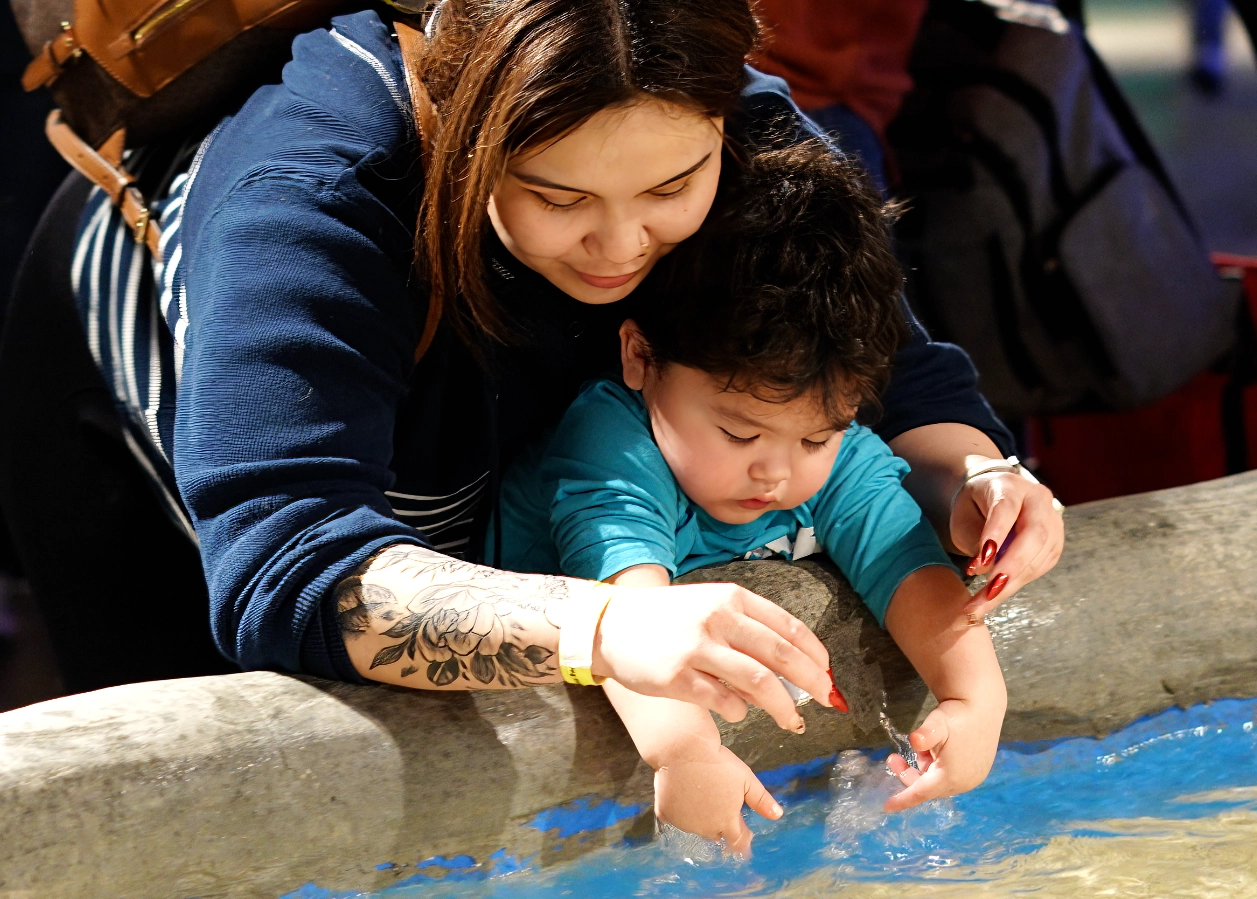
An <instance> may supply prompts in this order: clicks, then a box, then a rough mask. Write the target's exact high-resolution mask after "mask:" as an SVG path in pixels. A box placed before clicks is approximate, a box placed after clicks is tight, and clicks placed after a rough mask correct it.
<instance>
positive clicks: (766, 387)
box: [500, 143, 1005, 852]
mask: <svg viewBox="0 0 1257 899" xmlns="http://www.w3.org/2000/svg"><path fill="white" fill-rule="evenodd" d="M664 264H665V266H666V267H665V269H664V270H663V271H661V272H660V273H659V275H660V286H659V288H658V289H657V291H656V293H655V294H654V296H653V297H651V298H650V299H649V300H647V301H646V302H644V303H642V304H641V305H640V307H639V308H638V309H636V310H635V311H634V318H633V319H632V320H629V321H626V322H625V323H624V324H623V326H622V328H621V330H620V336H621V355H622V363H623V379H622V380H618V379H610V378H608V379H605V380H600V381H597V382H591V383H590V384H587V385H586V386H585V388H584V389H583V390H582V392H581V394H580V396H579V397H578V398H577V399H576V401H575V402H574V403H573V404H572V407H571V408H570V409H569V410H568V412H567V413H566V415H565V416H564V418H563V420H562V421H561V423H560V424H559V426H558V428H557V430H556V431H555V433H554V435H553V436H552V438H551V439H550V441H549V443H548V446H547V447H546V449H545V451H544V453H542V454H540V458H536V457H534V458H531V459H522V460H521V461H520V462H519V463H518V464H516V465H515V466H514V467H513V468H512V470H511V471H510V472H509V473H508V475H507V477H506V479H505V482H504V485H503V490H502V503H501V541H502V547H501V556H500V558H501V562H502V565H503V567H505V568H510V569H514V570H518V571H535V572H548V573H563V574H568V575H574V576H577V577H584V578H591V579H596V580H603V581H610V582H613V583H616V584H622V585H627V586H661V585H667V584H669V583H671V580H672V578H674V577H675V576H677V575H679V574H684V573H685V572H687V571H690V570H692V569H694V568H698V567H700V566H702V565H707V564H711V563H717V562H728V561H730V560H733V559H762V558H767V557H770V556H779V557H783V558H786V559H800V558H803V557H804V556H807V555H809V554H811V553H814V552H825V553H827V554H828V555H829V557H830V558H831V559H833V561H834V562H835V563H836V564H837V565H838V567H839V568H840V569H841V570H842V571H843V573H844V574H845V575H846V576H847V578H848V579H849V580H850V581H851V583H852V585H853V586H854V587H855V589H856V590H857V592H859V594H860V595H861V597H863V599H864V601H865V603H866V604H867V606H868V607H869V609H870V610H871V611H872V612H873V614H874V615H875V616H876V617H877V620H878V621H879V622H882V623H884V624H885V626H886V627H887V629H888V630H889V631H890V633H891V635H892V636H893V637H894V638H895V640H896V642H897V643H898V644H899V646H900V647H901V648H902V649H903V651H904V653H905V654H906V655H907V656H908V658H909V660H910V661H911V662H912V663H913V664H914V665H915V666H916V668H917V670H918V671H919V672H920V673H921V675H922V677H923V678H924V679H925V681H926V683H927V684H928V685H929V686H930V688H931V689H932V690H933V692H934V694H935V696H936V697H937V698H938V700H939V706H938V709H937V710H935V711H934V712H933V713H931V715H930V716H929V717H928V718H927V719H926V721H925V722H924V724H923V726H922V727H921V728H920V729H918V730H917V731H916V732H914V733H913V735H912V738H911V739H912V743H913V747H914V749H916V751H917V752H918V755H919V758H920V759H921V760H922V761H923V762H924V764H922V769H923V771H924V772H925V773H924V774H923V775H920V779H919V781H918V782H916V783H914V782H913V781H916V779H917V777H918V775H917V773H916V772H915V771H912V770H909V769H908V768H907V765H906V764H904V763H903V762H902V760H899V759H896V761H894V762H893V763H892V764H893V765H894V766H895V767H896V770H897V771H899V772H900V774H901V778H902V779H903V780H904V782H905V783H908V784H910V786H909V788H908V789H907V790H905V791H903V792H902V793H900V794H899V795H898V796H896V797H895V798H894V799H893V800H891V803H889V804H888V808H889V809H892V810H893V809H901V808H906V807H908V806H910V805H915V804H916V803H918V802H921V801H923V800H925V799H928V798H933V797H936V796H942V795H951V794H954V793H958V792H962V791H964V790H967V789H971V788H972V787H974V786H976V785H977V784H978V783H980V782H981V781H982V779H983V778H985V776H986V774H987V772H988V771H989V770H990V765H991V762H992V760H993V759H994V755H995V748H996V744H997V742H998V738H999V732H1000V725H1001V723H1002V720H1003V714H1004V707H1005V694H1004V682H1003V678H1002V676H1001V674H1000V669H999V664H998V661H997V660H996V658H995V653H994V650H993V648H992V646H991V641H990V637H989V634H988V633H987V631H986V628H985V627H970V626H969V625H968V622H967V621H966V620H965V616H963V615H961V614H960V610H961V608H962V607H963V606H964V605H965V603H966V602H967V601H968V599H969V595H968V593H967V591H966V590H965V588H964V585H963V584H962V583H961V581H960V579H959V577H958V576H957V574H956V572H955V570H954V569H953V568H952V567H951V564H950V562H949V560H948V557H947V555H946V554H945V553H944V551H943V549H942V547H941V546H940V544H939V542H938V539H937V537H936V536H935V534H934V531H933V529H932V528H931V527H930V525H929V524H928V522H927V521H926V520H925V518H924V516H923V515H922V513H921V510H920V508H919V507H918V506H917V505H916V503H915V502H914V501H913V500H912V498H911V497H910V496H909V495H908V494H907V492H906V491H905V490H904V489H903V487H902V486H901V480H902V479H903V477H904V475H905V474H906V473H907V471H908V467H907V465H906V464H905V463H904V462H903V461H902V460H900V459H898V458H897V457H895V456H894V455H892V454H891V452H890V449H889V448H888V447H887V446H886V444H885V443H883V442H882V441H881V440H880V439H879V438H878V437H877V436H875V435H874V434H873V433H872V432H871V431H870V430H868V428H866V427H864V426H862V425H859V424H856V423H855V422H854V421H853V419H855V418H856V417H857V413H858V412H859V411H861V410H868V409H875V408H876V404H877V397H878V394H879V393H880V391H881V389H882V388H883V387H884V386H885V383H886V381H887V379H888V377H889V368H890V361H891V358H892V357H893V355H894V353H895V350H896V348H897V346H898V344H899V342H900V341H901V340H902V336H903V334H904V332H905V325H904V322H903V318H902V312H901V309H900V305H899V303H900V300H899V293H900V288H901V275H900V271H899V267H898V265H897V263H896V261H895V259H894V256H893V255H892V253H891V250H890V242H889V237H888V233H887V216H886V212H885V210H884V208H883V207H882V205H881V202H880V200H879V199H878V198H877V197H876V195H875V194H874V192H873V191H872V190H871V189H870V188H868V187H866V186H865V184H864V182H863V181H862V180H861V178H860V176H859V175H858V173H857V171H856V170H855V169H854V168H853V167H851V166H850V165H849V164H848V163H847V162H845V161H844V160H842V159H841V158H839V157H836V156H835V155H834V154H833V153H832V152H831V151H830V150H829V149H828V148H826V147H824V146H822V145H820V144H819V143H810V144H804V145H801V146H795V147H792V148H789V149H779V150H770V151H765V152H762V153H760V154H758V155H757V156H756V157H755V158H753V159H752V160H751V162H750V164H749V166H748V170H747V172H746V173H745V176H744V181H743V187H742V188H741V189H740V190H739V191H738V193H737V195H736V197H735V198H734V199H733V200H732V201H731V202H730V204H729V205H728V206H727V208H725V209H723V210H722V211H720V213H719V214H715V213H714V214H713V215H712V217H711V218H710V219H709V224H708V225H705V226H704V229H703V230H702V231H701V232H700V233H699V234H698V235H696V236H695V237H694V238H691V239H690V240H689V241H687V242H686V243H685V244H682V245H681V246H680V247H678V249H677V250H676V251H675V253H674V254H673V256H672V257H670V258H669V259H668V260H665V262H664ZM605 689H606V691H607V695H608V697H609V698H610V699H611V702H612V704H613V705H614V706H615V708H616V710H617V712H619V714H620V716H621V718H622V719H623V720H624V723H625V726H626V727H627V728H628V730H629V733H630V734H631V736H632V737H633V740H634V742H635V744H636V746H637V748H638V750H639V751H640V752H641V754H642V757H643V758H644V759H645V760H646V761H647V762H648V763H649V764H650V765H651V766H652V767H653V768H654V769H655V771H656V779H655V791H656V806H655V808H656V814H657V816H658V817H659V818H660V820H663V821H667V822H669V823H671V824H674V825H676V826H677V827H680V828H681V829H682V830H686V831H690V832H693V833H698V834H701V835H703V836H706V837H708V838H710V839H724V840H725V841H726V843H727V845H728V846H729V848H730V849H732V850H733V851H735V852H745V851H746V850H747V848H748V847H749V843H750V833H749V831H748V830H747V828H746V825H745V823H744V822H743V820H742V816H741V808H742V804H743V802H744V801H745V802H746V803H747V804H749V805H750V806H751V807H752V808H754V809H755V810H756V811H759V812H760V813H761V814H764V815H766V816H768V817H773V818H775V817H777V816H779V815H780V813H781V811H780V808H779V807H778V806H777V804H776V803H775V802H774V801H773V799H772V797H771V796H769V795H768V793H767V791H765V790H764V788H763V786H762V785H760V783H759V781H758V780H757V779H756V778H755V775H754V774H752V773H751V771H750V769H749V768H747V766H746V765H745V764H744V763H742V762H741V760H739V759H738V758H737V757H736V756H734V755H733V754H732V753H731V752H729V751H728V750H727V749H724V748H723V747H722V746H721V745H720V737H719V732H718V730H717V728H716V726H715V723H714V722H713V721H712V719H711V716H710V715H709V714H708V713H707V711H706V710H704V709H700V708H698V707H697V706H692V705H689V704H687V703H680V702H675V701H672V700H663V699H658V698H653V697H644V696H640V695H638V694H635V693H632V692H630V691H628V690H626V689H625V688H623V687H621V686H620V685H618V684H616V683H614V682H611V681H608V682H607V683H606V684H605Z"/></svg>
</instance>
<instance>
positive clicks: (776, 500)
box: [624, 347, 842, 524]
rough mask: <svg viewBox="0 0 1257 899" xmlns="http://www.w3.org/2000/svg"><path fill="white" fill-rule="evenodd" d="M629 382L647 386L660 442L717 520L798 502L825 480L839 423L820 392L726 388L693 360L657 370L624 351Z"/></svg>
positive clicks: (745, 517) (838, 440)
mask: <svg viewBox="0 0 1257 899" xmlns="http://www.w3.org/2000/svg"><path fill="white" fill-rule="evenodd" d="M625 356H626V358H625V366H624V369H625V370H624V376H625V378H624V379H625V382H626V383H627V384H628V386H629V387H632V388H633V389H636V390H641V391H642V396H643V398H644V399H645V401H646V408H647V410H648V411H649V413H650V424H651V428H652V430H653V432H654V436H655V442H656V443H657V444H658V445H659V449H660V452H662V453H663V457H664V460H665V461H666V462H667V463H668V467H669V468H670V469H672V474H673V475H674V476H675V477H676V479H677V483H678V484H680V486H681V489H682V490H683V491H684V492H685V495H686V496H688V497H689V498H690V500H692V501H693V502H694V503H697V504H698V505H699V506H700V507H701V508H702V509H703V511H705V512H706V513H707V514H708V515H710V516H711V517H712V518H715V519H716V520H717V521H723V522H725V523H726V524H745V523H746V522H749V521H754V520H755V519H756V518H758V517H759V516H761V515H763V514H764V513H765V512H768V511H770V510H772V509H793V508H794V507H795V506H798V505H801V504H802V503H804V502H806V501H807V500H809V499H811V498H812V497H813V496H815V495H816V493H817V492H818V491H819V490H820V489H821V487H823V486H824V485H825V481H826V480H827V479H828V478H829V474H830V472H831V471H832V470H833V467H834V460H835V459H836V458H837V456H838V449H839V447H840V446H841V445H842V431H840V430H838V429H837V428H836V427H835V426H834V423H833V422H832V421H830V420H829V418H828V416H826V415H825V413H824V411H823V410H822V408H821V406H820V404H819V403H818V402H817V398H816V397H815V396H812V395H804V396H801V397H799V398H797V399H794V400H791V401H790V402H785V403H772V402H767V401H765V400H760V399H756V398H755V397H754V396H752V395H751V394H749V393H742V392H736V391H732V390H726V389H725V381H724V380H723V379H720V378H717V377H714V376H712V375H709V374H707V373H706V372H703V371H699V370H698V369H696V368H689V367H687V366H684V365H675V364H674V365H668V366H666V367H664V368H663V369H662V370H660V369H659V368H658V367H656V366H654V365H651V364H650V363H649V362H646V361H645V360H644V359H641V358H640V357H639V358H638V359H637V360H636V361H634V360H633V359H631V358H630V353H629V352H628V351H627V347H626V354H625Z"/></svg>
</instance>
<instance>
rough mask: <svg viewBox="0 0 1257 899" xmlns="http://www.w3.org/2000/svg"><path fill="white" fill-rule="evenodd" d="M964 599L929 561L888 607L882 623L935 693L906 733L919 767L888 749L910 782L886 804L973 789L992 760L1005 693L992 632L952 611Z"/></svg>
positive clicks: (955, 583)
mask: <svg viewBox="0 0 1257 899" xmlns="http://www.w3.org/2000/svg"><path fill="white" fill-rule="evenodd" d="M968 601H969V592H968V591H967V590H965V587H964V584H962V583H961V581H960V578H959V577H958V576H957V575H956V573H955V572H954V571H952V570H951V569H949V568H944V567H942V566H938V565H934V566H930V567H928V568H921V569H919V570H917V571H914V572H913V573H912V574H910V575H908V576H907V577H906V578H904V580H903V581H902V582H901V583H900V585H899V588H898V589H897V590H896V591H895V594H894V597H893V598H892V600H891V603H890V608H889V609H888V610H887V612H886V630H888V631H889V632H890V635H891V636H892V637H894V638H895V642H896V643H897V644H898V645H899V648H900V649H901V650H903V654H904V655H905V656H907V657H908V661H910V662H911V663H912V666H913V667H914V668H916V670H917V672H918V673H919V674H920V675H921V677H922V679H923V680H924V681H925V683H926V685H927V686H928V687H929V688H930V690H931V691H932V692H933V693H934V696H935V698H936V699H938V708H936V709H935V710H934V711H932V712H930V714H929V715H928V716H927V717H926V719H925V721H924V722H923V723H922V724H921V726H920V727H919V728H917V729H916V730H915V731H913V732H912V733H911V734H910V735H909V738H908V739H909V741H910V742H911V743H912V748H913V749H914V750H915V751H916V753H917V758H918V761H919V762H920V764H921V774H919V775H918V774H917V772H915V771H913V770H912V769H911V768H909V767H908V765H907V763H906V762H904V761H903V759H901V758H900V757H899V756H891V760H892V761H891V766H892V769H894V770H895V772H896V773H897V774H899V776H900V779H901V780H902V781H903V782H904V783H905V784H907V786H908V788H907V789H906V790H904V791H903V792H901V793H899V794H897V795H896V796H893V797H892V798H891V799H890V800H889V801H888V802H887V803H886V810H887V811H892V812H893V811H902V810H904V809H907V808H911V807H912V806H914V805H918V804H920V803H922V802H924V801H926V800H927V799H937V798H939V797H941V796H954V795H955V794H957V793H963V792H965V791H966V790H971V789H973V788H974V787H976V786H977V785H978V784H980V783H982V781H983V780H985V779H986V775H987V774H988V773H989V772H990V770H991V764H992V763H993V762H994V761H995V749H996V746H997V745H998V743H999V735H1000V727H1001V725H1002V724H1003V721H1004V710H1005V708H1006V706H1007V703H1008V697H1007V693H1006V692H1005V688H1004V676H1003V674H1002V673H1001V671H1000V666H999V659H997V658H996V656H995V647H994V646H992V645H991V635H990V632H989V631H988V630H987V629H986V627H985V625H979V626H973V627H971V626H969V625H968V624H967V622H966V621H965V619H964V618H961V617H960V616H958V615H957V610H958V609H960V608H961V607H962V606H964V604H965V603H966V602H968ZM896 760H897V761H896Z"/></svg>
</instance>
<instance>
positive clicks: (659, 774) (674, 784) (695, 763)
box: [655, 744, 783, 857]
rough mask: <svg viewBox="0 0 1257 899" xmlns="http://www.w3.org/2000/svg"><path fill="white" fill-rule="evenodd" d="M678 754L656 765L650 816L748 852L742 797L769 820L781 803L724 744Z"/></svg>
mask: <svg viewBox="0 0 1257 899" xmlns="http://www.w3.org/2000/svg"><path fill="white" fill-rule="evenodd" d="M683 756H684V757H682V758H677V759H675V760H671V761H669V762H668V763H666V764H664V765H662V766H661V767H660V768H659V769H658V770H657V771H655V816H656V817H657V818H658V819H659V820H660V821H663V822H665V823H667V824H671V825H672V826H673V827H677V828H680V829H681V830H684V831H686V832H688V833H693V834H697V835H698V836H700V837H703V838H704V839H707V840H711V841H712V842H716V843H718V842H720V841H722V840H723V841H724V843H725V847H726V848H727V849H728V851H729V852H732V853H734V854H735V855H740V856H743V857H749V856H750V854H751V830H750V828H749V827H747V826H746V821H745V820H744V819H743V817H742V805H743V803H745V804H746V805H749V806H750V807H751V808H752V809H753V810H754V811H756V812H758V813H759V814H761V815H763V816H764V817H765V818H768V819H769V820H772V821H775V820H777V819H778V818H780V817H781V816H782V814H783V813H782V809H781V806H780V805H778V804H777V802H776V800H774V799H773V797H772V795H771V794H769V792H768V791H767V790H766V789H764V785H763V784H761V783H760V782H759V778H758V777H756V776H755V774H754V772H752V771H751V769H750V768H748V767H747V765H746V763H745V762H743V761H742V760H741V759H740V758H738V757H737V756H736V755H734V754H733V753H732V752H730V751H729V750H728V749H727V748H725V747H724V746H720V745H719V744H717V745H716V746H715V747H713V748H711V749H710V750H708V749H707V748H704V747H693V751H690V752H685V753H683Z"/></svg>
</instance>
